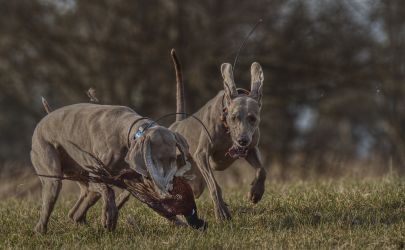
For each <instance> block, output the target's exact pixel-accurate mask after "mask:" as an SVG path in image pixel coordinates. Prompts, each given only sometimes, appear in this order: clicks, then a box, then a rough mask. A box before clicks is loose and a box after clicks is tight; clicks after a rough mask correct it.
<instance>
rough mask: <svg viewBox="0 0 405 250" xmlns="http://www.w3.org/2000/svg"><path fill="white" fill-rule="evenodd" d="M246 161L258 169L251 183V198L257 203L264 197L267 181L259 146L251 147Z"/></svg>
mask: <svg viewBox="0 0 405 250" xmlns="http://www.w3.org/2000/svg"><path fill="white" fill-rule="evenodd" d="M246 161H247V162H248V163H249V164H250V165H251V166H252V167H253V168H255V169H256V174H255V178H254V180H253V181H252V183H251V186H252V187H251V189H250V192H249V200H250V201H251V202H253V203H257V202H259V201H260V200H261V199H262V196H263V193H264V184H265V181H266V170H265V169H264V168H263V164H262V160H261V157H260V151H259V148H258V147H255V148H253V149H251V150H250V151H249V153H248V155H247V157H246Z"/></svg>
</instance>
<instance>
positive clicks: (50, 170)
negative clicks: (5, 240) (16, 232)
mask: <svg viewBox="0 0 405 250" xmlns="http://www.w3.org/2000/svg"><path fill="white" fill-rule="evenodd" d="M36 150H39V151H40V153H38V152H36V151H31V160H32V164H33V165H34V168H35V170H36V172H37V174H42V175H53V176H61V175H62V167H61V164H60V160H59V158H58V153H57V151H56V150H55V148H53V147H52V146H51V145H48V144H46V143H43V144H41V146H40V148H39V147H36ZM40 180H41V183H42V209H41V215H40V218H39V221H38V223H37V225H36V226H35V231H36V232H39V233H45V232H46V231H47V226H48V220H49V217H50V215H51V213H52V210H53V208H54V205H55V202H56V200H57V198H58V195H59V192H60V189H61V186H62V181H61V179H57V178H46V177H40Z"/></svg>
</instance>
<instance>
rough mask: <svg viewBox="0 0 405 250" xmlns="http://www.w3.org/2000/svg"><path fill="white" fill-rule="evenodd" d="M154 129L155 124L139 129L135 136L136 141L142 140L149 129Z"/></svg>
mask: <svg viewBox="0 0 405 250" xmlns="http://www.w3.org/2000/svg"><path fill="white" fill-rule="evenodd" d="M152 127H154V124H152V125H151V124H147V125H146V126H145V127H143V126H141V127H140V128H139V129H138V131H136V133H135V135H134V140H136V139H139V138H141V137H142V136H143V135H144V134H145V132H146V130H148V129H149V128H152Z"/></svg>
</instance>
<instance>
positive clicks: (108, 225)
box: [101, 208, 118, 231]
mask: <svg viewBox="0 0 405 250" xmlns="http://www.w3.org/2000/svg"><path fill="white" fill-rule="evenodd" d="M117 220H118V209H116V208H115V209H109V210H108V211H107V212H106V213H105V214H104V215H103V216H102V220H101V223H102V225H103V227H104V228H105V229H107V230H108V231H113V230H114V229H115V227H116V226H117Z"/></svg>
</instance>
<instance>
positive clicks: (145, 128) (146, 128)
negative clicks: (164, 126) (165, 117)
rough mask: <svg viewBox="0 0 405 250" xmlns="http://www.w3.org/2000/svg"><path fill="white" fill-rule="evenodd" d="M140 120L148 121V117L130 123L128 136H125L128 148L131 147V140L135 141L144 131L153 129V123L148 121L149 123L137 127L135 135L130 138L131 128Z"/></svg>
mask: <svg viewBox="0 0 405 250" xmlns="http://www.w3.org/2000/svg"><path fill="white" fill-rule="evenodd" d="M142 120H150V119H149V118H148V117H141V118H138V119H136V120H135V121H133V122H132V124H131V126H130V127H129V129H128V135H127V143H128V148H129V147H130V146H131V140H136V139H138V138H140V137H142V136H143V135H144V134H145V132H146V130H148V129H149V128H151V127H153V124H154V121H150V122H145V123H144V124H142V125H141V126H139V128H138V129H137V130H136V132H135V134H134V135H133V136H131V131H132V129H133V127H134V126H135V125H136V124H137V123H138V122H140V121H142Z"/></svg>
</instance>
